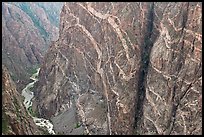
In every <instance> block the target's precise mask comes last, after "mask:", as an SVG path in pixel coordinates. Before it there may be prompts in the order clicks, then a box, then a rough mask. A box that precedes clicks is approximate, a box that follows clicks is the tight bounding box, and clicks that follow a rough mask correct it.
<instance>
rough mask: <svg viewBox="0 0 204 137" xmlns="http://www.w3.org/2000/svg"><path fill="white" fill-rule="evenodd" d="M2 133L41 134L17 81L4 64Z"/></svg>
mask: <svg viewBox="0 0 204 137" xmlns="http://www.w3.org/2000/svg"><path fill="white" fill-rule="evenodd" d="M2 134H3V135H40V134H42V133H41V131H39V129H38V128H37V126H36V125H35V123H34V122H33V119H32V117H31V116H30V115H29V114H28V112H27V111H26V109H25V107H24V105H23V98H22V96H21V95H20V94H19V93H18V92H17V90H16V86H15V83H14V82H13V80H12V79H11V77H10V74H9V72H8V70H7V68H6V67H5V66H2Z"/></svg>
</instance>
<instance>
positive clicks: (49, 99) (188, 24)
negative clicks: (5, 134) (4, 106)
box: [34, 2, 202, 134]
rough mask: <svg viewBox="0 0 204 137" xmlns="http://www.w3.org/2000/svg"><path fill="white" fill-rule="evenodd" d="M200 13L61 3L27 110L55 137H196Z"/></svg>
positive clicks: (193, 6) (193, 7)
mask: <svg viewBox="0 0 204 137" xmlns="http://www.w3.org/2000/svg"><path fill="white" fill-rule="evenodd" d="M201 10H202V6H201V3H193V2H192V3H191V2H190V3H189V2H186V3H168V2H167V3H153V2H151V3H140V2H134V3H111V2H109V3H106V2H103V3H102V2H101V3H94V2H93V3H65V5H64V6H63V9H62V12H61V16H60V28H59V29H60V30H59V40H58V41H57V42H55V43H53V44H52V46H51V47H50V49H49V51H48V52H47V54H46V55H45V58H44V62H43V65H42V68H41V70H40V77H39V82H38V83H37V84H36V85H35V90H36V92H35V100H34V102H35V103H34V109H35V110H37V111H38V112H39V115H40V116H42V117H46V118H51V119H52V121H53V124H54V128H55V131H56V133H60V134H201V133H202V128H201V127H202V126H201V124H202V122H201V119H202V113H201V105H202V103H201V100H202V93H201V88H202V85H201V80H202V76H201V74H202V71H201V69H202V63H201V51H202V49H201V44H202V42H201V39H202V33H201V28H202V26H201V22H202V18H201V17H202V13H201ZM189 117H190V119H188V118H189ZM192 125H194V126H193V127H192Z"/></svg>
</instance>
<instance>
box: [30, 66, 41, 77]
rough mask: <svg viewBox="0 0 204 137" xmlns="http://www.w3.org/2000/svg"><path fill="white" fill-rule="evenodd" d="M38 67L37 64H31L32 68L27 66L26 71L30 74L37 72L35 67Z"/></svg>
mask: <svg viewBox="0 0 204 137" xmlns="http://www.w3.org/2000/svg"><path fill="white" fill-rule="evenodd" d="M39 67H40V66H39V65H38V64H36V65H33V67H32V68H28V73H29V74H31V75H33V74H35V73H36V72H37V69H38V68H39Z"/></svg>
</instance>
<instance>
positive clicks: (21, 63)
mask: <svg viewBox="0 0 204 137" xmlns="http://www.w3.org/2000/svg"><path fill="white" fill-rule="evenodd" d="M48 7H49V6H48ZM47 10H48V11H49V8H47ZM52 11H53V12H54V11H60V6H59V7H58V8H55V9H52ZM58 16H59V14H58ZM57 38H58V28H57V27H56V26H55V25H54V24H53V23H52V22H51V20H49V18H48V13H47V11H45V10H44V9H43V8H41V7H40V6H39V5H38V3H32V2H31V3H24V2H16V3H15V2H9V3H7V2H3V3H2V63H3V64H4V65H5V66H6V67H7V68H8V70H9V72H11V77H12V79H13V80H14V81H15V82H16V83H17V89H18V91H21V90H22V85H25V84H26V82H28V80H29V76H30V74H31V73H33V72H32V71H33V68H35V67H37V66H38V65H39V64H40V63H42V58H43V55H44V53H45V51H46V50H47V48H48V46H49V45H50V41H54V40H56V39H57Z"/></svg>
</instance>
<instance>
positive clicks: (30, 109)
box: [28, 106, 37, 117]
mask: <svg viewBox="0 0 204 137" xmlns="http://www.w3.org/2000/svg"><path fill="white" fill-rule="evenodd" d="M28 111H29V113H30V114H31V115H32V116H33V117H36V116H37V114H36V113H35V112H33V110H32V107H31V106H30V107H29V108H28Z"/></svg>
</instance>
